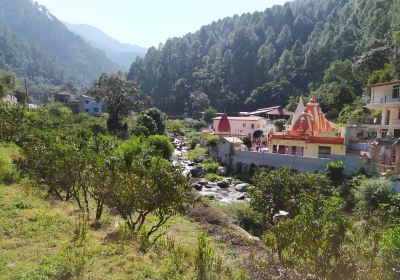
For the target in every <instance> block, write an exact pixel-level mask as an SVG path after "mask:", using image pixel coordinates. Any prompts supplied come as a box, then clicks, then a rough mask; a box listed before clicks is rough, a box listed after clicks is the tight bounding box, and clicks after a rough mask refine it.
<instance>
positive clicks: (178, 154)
mask: <svg viewBox="0 0 400 280" xmlns="http://www.w3.org/2000/svg"><path fill="white" fill-rule="evenodd" d="M173 144H174V146H175V151H174V153H173V155H172V162H173V164H174V165H178V166H180V167H181V168H182V170H183V174H184V175H185V176H188V177H189V179H190V182H191V185H192V187H193V188H194V189H196V190H197V191H198V192H199V194H201V195H203V196H205V197H208V198H210V199H214V200H215V201H217V202H219V203H232V202H243V201H248V197H247V194H246V192H245V191H246V190H247V188H248V184H246V183H243V182H240V183H238V182H237V180H235V183H234V181H233V180H232V179H231V178H229V177H223V180H221V181H219V182H209V181H206V180H205V179H204V178H203V174H204V172H201V167H200V165H199V164H196V163H194V162H191V161H190V160H188V158H187V152H188V147H187V146H186V145H185V143H184V142H183V140H182V139H174V141H173ZM197 171H199V172H197ZM196 173H199V174H196ZM201 173H203V174H201ZM238 190H240V191H238Z"/></svg>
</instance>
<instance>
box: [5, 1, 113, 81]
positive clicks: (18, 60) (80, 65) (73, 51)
mask: <svg viewBox="0 0 400 280" xmlns="http://www.w3.org/2000/svg"><path fill="white" fill-rule="evenodd" d="M0 46H1V55H0V63H1V64H0V66H1V68H3V69H7V70H12V71H14V72H17V74H18V75H19V76H21V77H28V78H29V79H31V80H33V79H34V78H36V79H44V80H46V81H48V82H51V83H53V84H60V83H63V82H66V81H69V80H78V81H80V82H83V83H88V82H93V81H94V80H95V79H97V78H98V76H99V75H100V74H101V73H103V72H116V71H118V67H117V65H116V64H114V63H113V62H111V61H110V60H109V59H108V58H107V56H106V55H105V53H104V52H102V51H100V50H97V49H95V48H93V47H92V46H90V45H89V44H88V43H86V42H85V41H84V40H83V39H82V38H80V37H79V36H77V35H75V34H74V33H72V32H70V31H69V30H68V29H67V28H66V27H65V26H64V24H63V23H61V22H60V21H59V20H58V19H57V18H56V17H54V16H53V15H52V14H50V12H49V11H48V10H47V9H46V8H45V7H44V6H41V5H39V4H37V3H36V2H35V3H32V1H29V0H3V1H1V2H0Z"/></svg>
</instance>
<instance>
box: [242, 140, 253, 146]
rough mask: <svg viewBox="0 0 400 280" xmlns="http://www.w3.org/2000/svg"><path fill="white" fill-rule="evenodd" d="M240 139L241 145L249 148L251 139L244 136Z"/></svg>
mask: <svg viewBox="0 0 400 280" xmlns="http://www.w3.org/2000/svg"><path fill="white" fill-rule="evenodd" d="M242 141H243V145H245V146H246V147H247V148H249V149H250V148H251V146H252V145H253V144H252V143H251V140H250V138H249V137H244V138H243V139H242Z"/></svg>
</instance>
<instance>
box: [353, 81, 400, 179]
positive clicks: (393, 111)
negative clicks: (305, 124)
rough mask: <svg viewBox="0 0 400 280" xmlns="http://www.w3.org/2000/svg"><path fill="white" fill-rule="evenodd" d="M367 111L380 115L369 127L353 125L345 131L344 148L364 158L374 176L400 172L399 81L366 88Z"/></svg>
mask: <svg viewBox="0 0 400 280" xmlns="http://www.w3.org/2000/svg"><path fill="white" fill-rule="evenodd" d="M367 88H368V89H369V90H370V92H371V98H370V101H369V103H368V105H367V107H368V108H369V109H374V110H379V111H381V112H382V113H381V116H380V117H379V118H375V119H374V120H373V121H371V123H364V124H353V125H349V126H348V127H347V129H346V144H347V148H348V151H349V152H351V153H353V154H360V153H361V154H366V155H367V156H368V157H370V158H371V160H372V171H371V172H373V173H381V172H385V171H387V170H396V171H398V172H399V171H400V143H399V141H400V80H395V81H390V82H385V83H378V84H373V85H369V86H367Z"/></svg>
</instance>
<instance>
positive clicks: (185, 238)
mask: <svg viewBox="0 0 400 280" xmlns="http://www.w3.org/2000/svg"><path fill="white" fill-rule="evenodd" d="M14 155H15V147H12V146H11V147H6V148H4V146H1V145H0V157H3V158H6V161H7V162H8V163H7V164H10V160H9V159H10V158H11V157H13V156H14ZM45 194H46V192H45V191H40V190H38V187H37V186H33V185H32V183H31V182H30V181H28V180H22V181H21V182H19V183H15V184H12V185H4V184H3V185H2V184H0V279H70V278H72V276H71V275H73V273H74V271H76V268H77V267H79V264H82V263H84V264H85V265H84V267H85V273H84V278H85V279H193V278H194V274H193V273H194V263H193V260H192V259H189V257H187V258H186V259H185V256H183V257H182V256H180V257H181V258H182V259H183V260H185V261H181V267H179V265H178V266H177V265H176V264H175V263H174V257H173V254H172V253H171V250H170V249H169V250H168V249H167V248H168V246H158V247H156V248H153V249H150V250H147V251H146V252H143V250H141V248H140V242H138V241H136V240H133V239H131V238H126V237H124V234H123V232H124V231H123V230H122V229H121V225H123V223H122V221H121V219H120V218H119V217H118V216H115V215H113V214H112V213H110V212H109V211H106V212H105V214H104V215H103V218H102V225H103V227H102V228H101V229H99V230H94V229H91V228H89V230H88V234H87V238H86V243H85V244H86V246H85V247H84V248H86V249H79V248H80V247H77V246H75V244H76V243H74V242H75V241H74V236H75V235H74V232H75V231H76V229H77V223H78V221H79V212H78V211H77V208H76V206H75V205H74V204H73V203H72V202H61V201H58V200H54V199H51V198H48V197H45ZM199 209H202V207H200V208H199V207H197V210H196V211H198V210H199ZM209 215H211V216H209V217H208V220H210V219H211V221H208V220H207V219H206V220H204V219H203V218H204V217H205V216H204V217H202V218H200V219H199V217H196V215H192V217H191V218H190V219H189V218H186V217H181V216H178V217H174V218H173V219H171V220H170V222H169V230H168V233H167V237H168V238H170V239H173V240H174V241H175V243H176V244H178V245H179V247H181V248H182V249H183V251H184V252H186V253H187V254H193V252H194V250H195V248H196V246H197V237H198V234H199V232H206V233H208V234H209V236H214V235H215V238H213V237H211V240H210V241H211V245H212V246H213V248H214V249H215V251H216V252H217V253H218V255H220V256H223V258H224V259H225V260H226V261H227V262H229V263H231V264H238V263H240V259H241V258H240V256H239V254H240V252H236V250H235V248H232V247H231V244H230V242H227V239H226V238H225V237H224V235H226V232H231V233H235V231H237V228H234V227H232V225H230V224H229V223H227V220H226V219H225V218H223V217H220V216H219V215H217V214H215V213H209ZM215 217H217V218H216V219H215ZM220 219H222V220H223V221H224V222H222V223H221V222H220V221H219V220H220ZM215 223H216V224H215ZM211 228H212V229H213V230H210V229H211ZM221 233H223V234H224V235H222V236H221ZM240 234H242V233H240ZM165 239H167V238H165ZM76 248H77V249H76ZM178 270H179V271H178ZM176 273H178V274H179V275H180V277H179V278H176V276H171V275H175V274H176Z"/></svg>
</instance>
